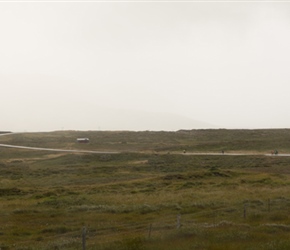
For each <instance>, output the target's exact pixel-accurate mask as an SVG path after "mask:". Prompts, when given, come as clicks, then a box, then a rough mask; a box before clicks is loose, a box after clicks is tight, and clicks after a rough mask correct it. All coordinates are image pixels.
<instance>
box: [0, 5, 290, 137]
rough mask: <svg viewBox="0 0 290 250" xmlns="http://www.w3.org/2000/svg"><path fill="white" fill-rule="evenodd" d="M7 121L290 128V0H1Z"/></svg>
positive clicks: (50, 126) (10, 126) (24, 125)
mask: <svg viewBox="0 0 290 250" xmlns="http://www.w3.org/2000/svg"><path fill="white" fill-rule="evenodd" d="M0 38H1V39H0V84H1V100H0V104H1V105H0V112H1V123H0V130H12V131H51V130H61V129H75V130H78V129H80V130H99V129H101V130H124V129H126V130H177V129H191V128H206V127H212V128H286V127H287V128H290V115H289V108H290V98H289V95H290V46H289V44H290V2H208V3H201V2H145V1H143V2H121V1H120V2H49V1H46V2H39V3H37V2H25V1H24V2H0Z"/></svg>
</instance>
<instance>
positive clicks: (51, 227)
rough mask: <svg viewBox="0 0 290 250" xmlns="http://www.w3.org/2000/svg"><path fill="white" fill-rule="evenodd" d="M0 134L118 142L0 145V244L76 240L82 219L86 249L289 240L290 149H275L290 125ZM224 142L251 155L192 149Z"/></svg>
mask: <svg viewBox="0 0 290 250" xmlns="http://www.w3.org/2000/svg"><path fill="white" fill-rule="evenodd" d="M78 137H88V138H89V139H90V143H88V144H79V143H76V138H78ZM0 143H1V144H11V145H23V146H32V147H42V148H44V147H47V148H61V149H80V150H96V151H104V152H105V151H110V152H112V151H115V152H119V153H118V154H105V153H104V154H88V153H65V152H53V151H51V152H50V151H33V150H26V149H13V148H5V147H1V148H0V207H1V209H0V211H1V216H0V248H1V249H18V250H20V249H23V250H24V249H33V250H34V249H82V243H83V242H82V240H83V239H82V233H83V230H84V228H85V230H86V234H85V237H86V249H101V250H105V249H106V250H109V249H118V250H119V249H124V250H125V249H126V250H128V249H142V250H147V249H148V250H149V249H150V250H152V249H153V250H154V249H156V250H159V249H160V250H161V249H169V250H171V249H172V250H173V249H178V250H179V249H184V250H187V249H188V250H189V249H199V250H200V249H215V250H218V249H221V250H224V249H261V250H262V249H263V250H264V249H269V250H270V249H289V248H290V239H289V233H290V216H289V215H288V213H289V209H290V195H289V193H290V157H287V156H284V157H283V156H279V154H280V153H284V154H287V153H290V130H286V129H285V130H282V129H281V130H192V131H178V132H150V131H144V132H128V131H119V132H106V131H58V132H50V133H23V134H10V135H5V136H1V137H0ZM276 149H277V150H278V151H279V154H278V155H265V154H269V153H270V152H271V151H272V150H276ZM184 150H186V153H183V151H184ZM222 150H223V151H225V152H232V153H235V152H244V153H249V155H223V154H215V155H203V154H200V155H194V154H190V153H198V152H203V153H204V152H211V153H220V152H221V151H222Z"/></svg>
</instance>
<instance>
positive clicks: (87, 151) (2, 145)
mask: <svg viewBox="0 0 290 250" xmlns="http://www.w3.org/2000/svg"><path fill="white" fill-rule="evenodd" d="M11 134H16V133H5V134H0V136H5V135H11ZM0 147H6V148H18V149H28V150H41V151H54V152H67V153H89V154H120V153H121V152H117V151H115V152H110V151H93V150H77V149H56V148H39V147H26V146H15V145H10V144H0ZM172 154H182V155H185V156H186V155H225V156H227V155H229V156H249V155H257V156H258V155H261V156H272V157H279V156H282V157H289V156H290V154H277V155H273V154H258V153H212V152H198V153H191V152H186V153H182V152H180V153H172Z"/></svg>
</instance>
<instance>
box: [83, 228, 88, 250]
mask: <svg viewBox="0 0 290 250" xmlns="http://www.w3.org/2000/svg"><path fill="white" fill-rule="evenodd" d="M86 234H87V230H86V227H83V231H82V244H83V250H86Z"/></svg>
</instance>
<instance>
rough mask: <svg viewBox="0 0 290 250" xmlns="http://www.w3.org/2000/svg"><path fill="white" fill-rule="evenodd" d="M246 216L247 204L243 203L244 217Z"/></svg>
mask: <svg viewBox="0 0 290 250" xmlns="http://www.w3.org/2000/svg"><path fill="white" fill-rule="evenodd" d="M246 217H247V205H246V204H244V219H246Z"/></svg>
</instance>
